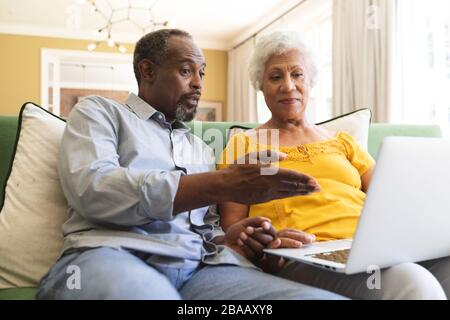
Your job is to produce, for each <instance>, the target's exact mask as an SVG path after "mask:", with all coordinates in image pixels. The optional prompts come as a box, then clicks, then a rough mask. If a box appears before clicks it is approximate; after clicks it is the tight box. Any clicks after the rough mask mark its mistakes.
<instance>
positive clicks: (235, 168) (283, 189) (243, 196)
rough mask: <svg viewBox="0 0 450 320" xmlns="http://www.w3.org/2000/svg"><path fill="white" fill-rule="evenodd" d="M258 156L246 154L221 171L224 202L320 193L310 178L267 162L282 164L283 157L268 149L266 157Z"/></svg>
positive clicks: (252, 201) (263, 200)
mask: <svg viewBox="0 0 450 320" xmlns="http://www.w3.org/2000/svg"><path fill="white" fill-rule="evenodd" d="M261 154H262V153H261V152H259V153H250V154H247V155H246V156H245V157H244V158H243V159H242V158H241V159H238V160H236V162H235V163H234V164H233V165H231V166H229V167H228V168H227V169H225V170H222V172H223V174H222V184H223V186H224V188H223V190H224V196H225V197H226V199H223V200H224V201H233V202H238V203H241V204H255V203H261V202H267V201H271V200H274V199H280V198H286V197H292V196H298V195H307V194H310V193H312V192H317V191H320V186H319V184H318V183H317V181H316V180H315V179H314V178H313V177H311V176H308V175H306V174H302V173H299V172H296V171H293V170H288V169H282V168H278V167H274V166H271V164H270V161H272V162H274V161H281V160H283V159H285V157H286V155H285V154H283V153H277V152H274V151H270V150H268V151H265V152H264V154H266V155H267V156H266V157H265V158H264V159H263V158H262V156H261ZM269 157H270V158H269ZM240 163H242V164H240ZM250 163H255V164H250ZM269 169H270V170H269ZM264 172H266V173H269V172H270V174H264Z"/></svg>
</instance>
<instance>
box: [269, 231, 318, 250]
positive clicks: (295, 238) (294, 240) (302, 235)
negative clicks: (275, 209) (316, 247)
mask: <svg viewBox="0 0 450 320" xmlns="http://www.w3.org/2000/svg"><path fill="white" fill-rule="evenodd" d="M314 241H316V236H315V235H313V234H310V233H306V232H303V231H300V230H295V229H283V230H281V231H278V232H277V237H276V238H275V239H274V240H273V241H272V242H271V243H269V244H268V246H267V248H268V249H279V248H301V247H303V246H304V245H308V244H311V243H313V242H314Z"/></svg>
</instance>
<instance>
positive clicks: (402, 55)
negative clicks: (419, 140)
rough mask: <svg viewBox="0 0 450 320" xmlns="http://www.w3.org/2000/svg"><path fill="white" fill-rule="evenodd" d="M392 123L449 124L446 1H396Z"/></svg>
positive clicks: (445, 127)
mask: <svg viewBox="0 0 450 320" xmlns="http://www.w3.org/2000/svg"><path fill="white" fill-rule="evenodd" d="M397 23H398V24H397V41H396V42H397V47H396V50H397V51H396V59H397V62H396V63H395V64H394V77H397V78H394V100H393V110H392V111H393V119H392V120H393V121H394V122H400V123H417V124H439V125H440V126H441V129H442V131H443V133H444V135H446V136H448V134H449V125H450V89H449V88H450V1H448V0H433V1H426V0H399V1H398V10H397Z"/></svg>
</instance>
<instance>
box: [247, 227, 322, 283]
mask: <svg viewBox="0 0 450 320" xmlns="http://www.w3.org/2000/svg"><path fill="white" fill-rule="evenodd" d="M246 236H247V237H242V236H241V239H243V238H246V239H244V241H243V242H244V243H243V244H241V247H242V248H250V246H252V247H255V245H254V243H255V242H256V241H257V239H255V237H254V236H253V235H252V233H248V232H246ZM315 240H316V236H315V235H313V234H309V233H306V232H303V231H299V230H295V229H283V230H281V231H278V232H277V233H276V237H275V238H274V239H273V240H272V241H270V242H269V243H267V244H266V247H267V248H268V249H277V248H301V247H303V246H304V245H307V244H311V243H313V242H314V241H315ZM260 245H262V243H260ZM261 252H262V249H261ZM256 258H259V259H258V260H257V261H255V264H257V265H258V266H259V267H260V268H261V269H263V270H264V271H265V272H268V273H272V274H276V273H278V272H280V271H281V269H282V268H283V266H284V265H285V264H286V260H285V259H284V258H283V257H280V256H275V255H271V254H268V253H264V254H263V255H259V256H256Z"/></svg>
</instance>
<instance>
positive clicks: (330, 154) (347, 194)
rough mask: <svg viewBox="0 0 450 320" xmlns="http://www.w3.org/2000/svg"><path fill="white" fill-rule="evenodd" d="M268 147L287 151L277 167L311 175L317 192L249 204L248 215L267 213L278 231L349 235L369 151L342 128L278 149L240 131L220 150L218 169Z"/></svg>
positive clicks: (335, 236)
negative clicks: (329, 135) (329, 136)
mask: <svg viewBox="0 0 450 320" xmlns="http://www.w3.org/2000/svg"><path fill="white" fill-rule="evenodd" d="M267 149H272V150H279V151H281V152H284V153H286V154H287V158H286V159H285V160H283V161H281V162H279V163H277V164H275V165H279V167H281V168H287V169H291V170H295V171H298V172H301V173H305V174H308V175H310V176H312V177H314V178H315V179H316V180H317V181H318V183H319V185H320V187H321V191H320V192H317V193H313V194H311V195H307V196H296V197H290V198H284V199H279V200H273V201H270V202H265V203H261V204H256V205H251V206H250V211H249V216H250V217H253V216H263V217H267V218H269V219H271V221H272V224H273V226H274V227H275V228H276V229H277V230H282V229H285V228H292V229H297V230H303V231H305V232H308V233H312V234H315V235H316V237H317V240H319V241H325V240H335V239H346V238H352V237H353V234H354V232H355V229H356V224H357V222H358V218H359V215H360V212H361V210H362V207H363V203H364V199H365V193H364V192H363V191H361V176H362V175H364V173H366V172H367V171H368V170H369V169H370V168H371V167H372V166H374V164H375V161H374V160H373V158H372V157H371V156H370V155H369V153H367V152H366V151H365V150H363V149H362V148H361V147H360V145H359V144H358V143H357V142H356V140H355V139H354V138H353V137H352V136H350V135H349V134H347V133H345V132H338V133H337V134H336V136H335V137H334V138H332V139H329V140H325V141H319V142H313V143H308V144H304V145H299V146H289V147H283V146H281V147H278V148H275V147H272V146H270V145H261V144H258V143H256V142H255V141H254V140H253V139H252V138H250V137H249V136H248V135H247V134H246V133H239V134H236V135H235V136H233V137H232V138H231V139H230V141H229V143H228V145H227V147H226V148H225V150H224V151H223V152H222V155H221V157H220V161H219V163H218V168H219V169H222V168H225V167H227V166H228V165H229V164H230V163H233V161H234V160H236V159H237V158H239V157H241V156H244V155H245V154H247V153H249V152H254V151H262V150H267Z"/></svg>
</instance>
